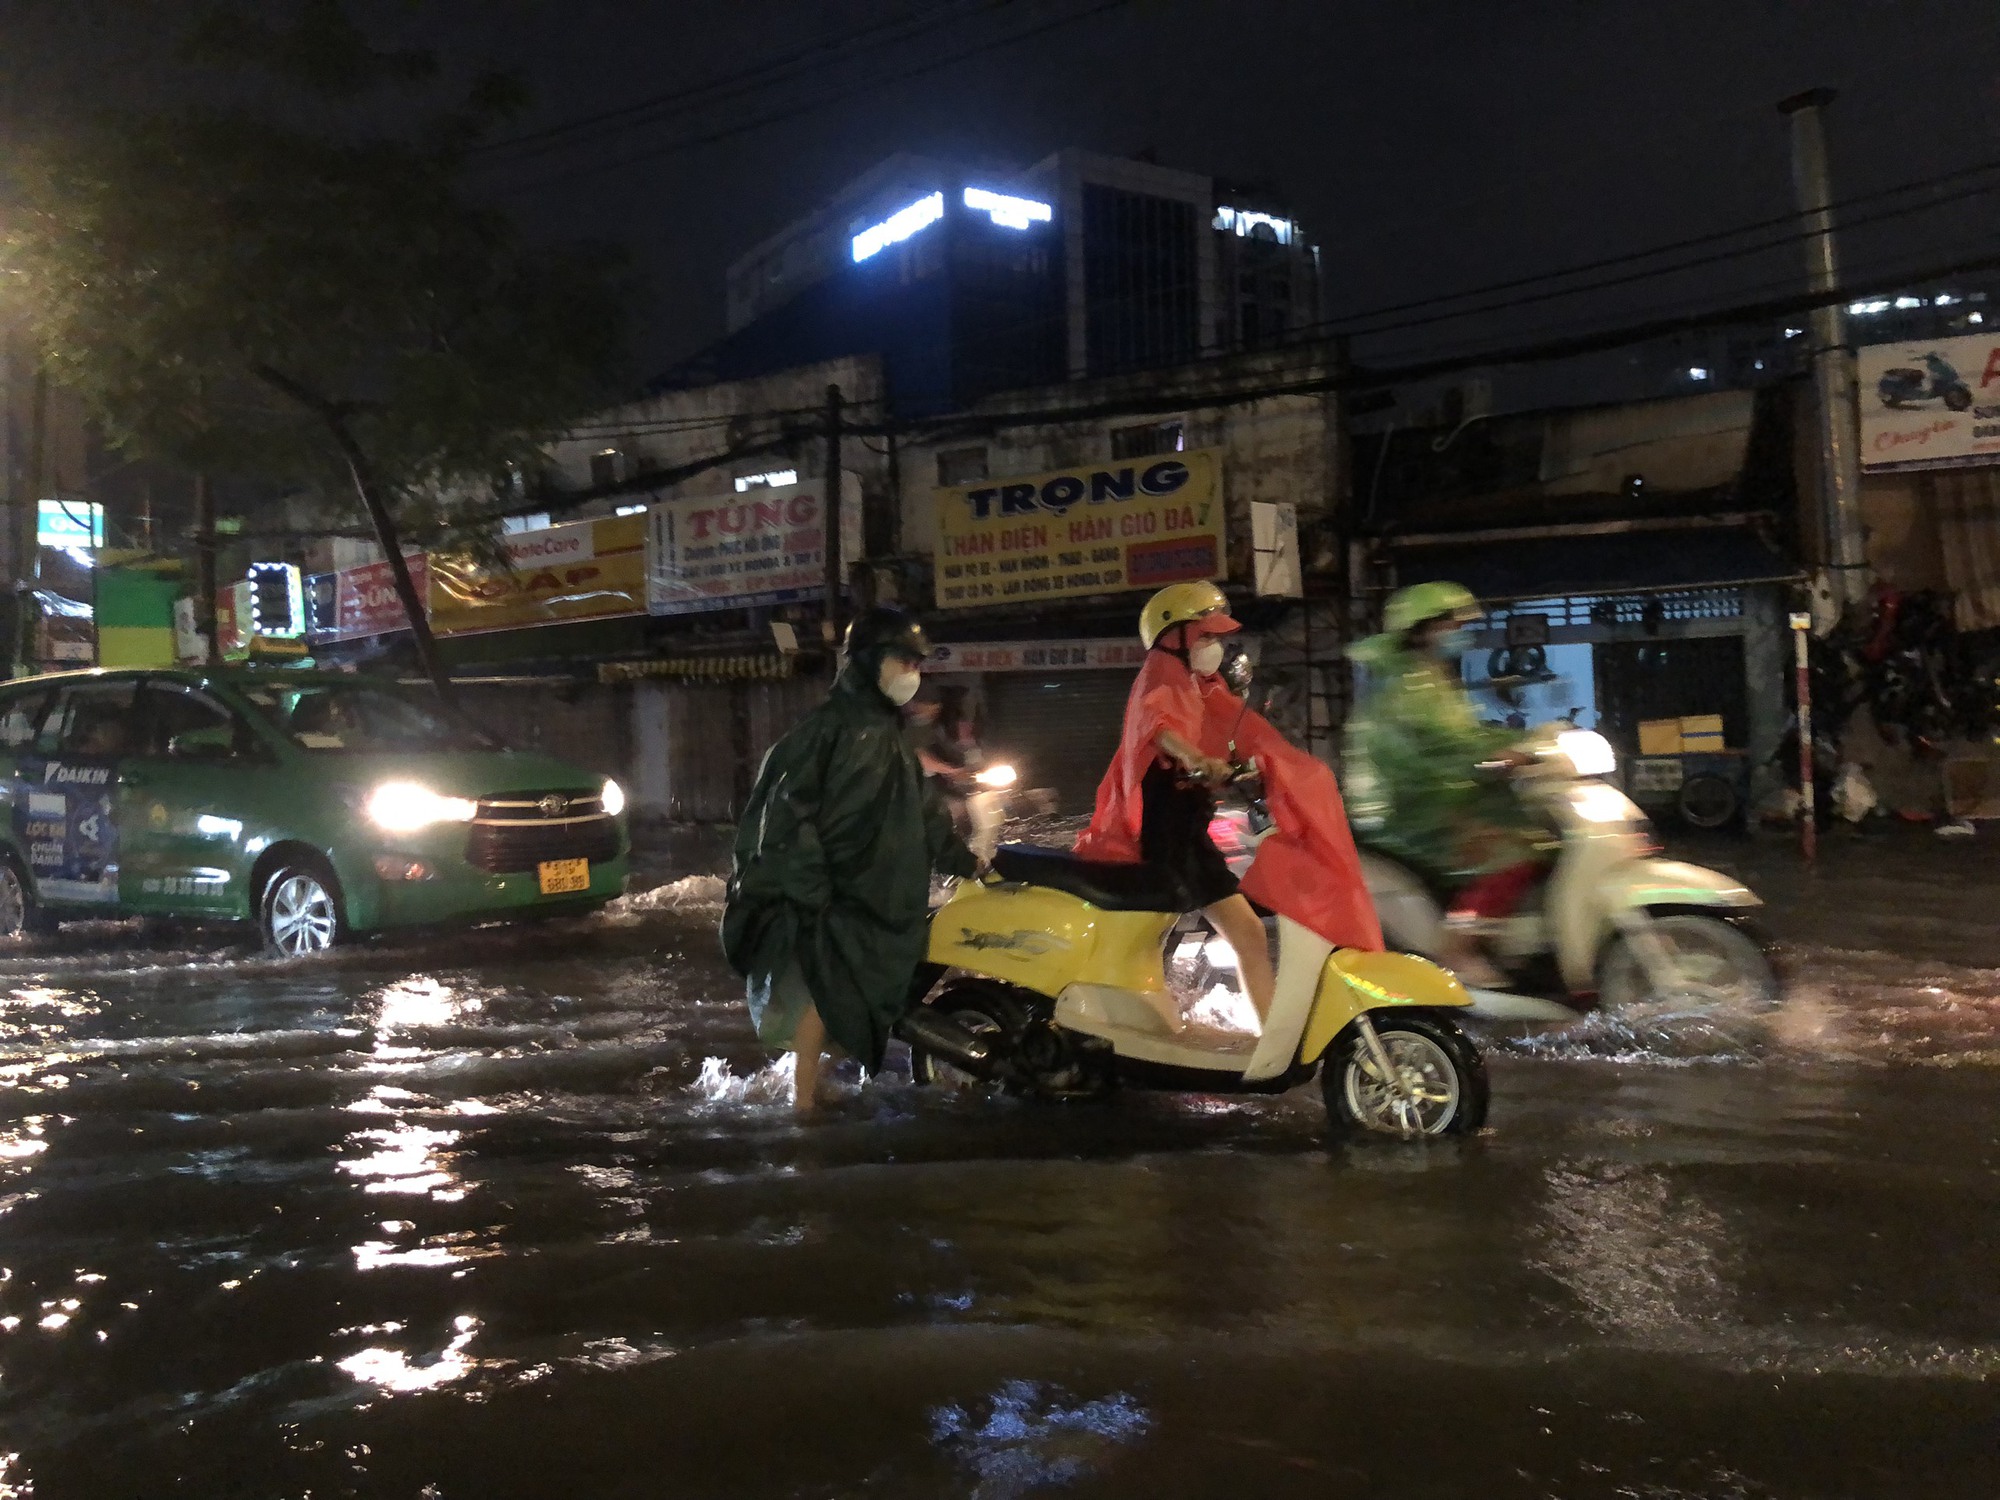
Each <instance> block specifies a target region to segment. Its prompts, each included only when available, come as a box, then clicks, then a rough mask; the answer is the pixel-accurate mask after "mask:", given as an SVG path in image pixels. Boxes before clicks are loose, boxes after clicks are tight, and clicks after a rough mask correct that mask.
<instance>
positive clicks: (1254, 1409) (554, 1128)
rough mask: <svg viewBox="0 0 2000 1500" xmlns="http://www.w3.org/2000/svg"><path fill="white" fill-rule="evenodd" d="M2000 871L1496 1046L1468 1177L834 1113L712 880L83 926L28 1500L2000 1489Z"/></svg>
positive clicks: (16, 1463) (36, 1182) (25, 993)
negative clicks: (764, 1037) (293, 919)
mask: <svg viewBox="0 0 2000 1500" xmlns="http://www.w3.org/2000/svg"><path fill="white" fill-rule="evenodd" d="M1988 862H1989V863H1990V860H1989V861H1988ZM1878 867H1879V868H1878ZM1855 869H1856V874H1855V877H1854V878H1855V879H1856V880H1857V881H1864V882H1865V881H1866V880H1869V879H1877V878H1886V879H1891V880H1893V879H1895V876H1894V870H1893V861H1891V862H1889V864H1888V865H1882V864H1881V862H1879V861H1875V862H1863V863H1862V864H1860V865H1857V866H1856V867H1855ZM1884 869H1886V870H1888V872H1889V873H1888V874H1887V875H1886V876H1884V875H1882V874H1881V871H1882V870H1884ZM1769 878H1770V879H1771V880H1772V881H1774V882H1781V881H1782V879H1784V878H1789V877H1783V876H1781V875H1780V874H1778V873H1772V874H1771V875H1770V876H1769ZM1914 878H1916V877H1915V876H1914V875H1910V876H1906V877H1904V883H1905V884H1907V882H1908V880H1909V879H1914ZM1964 885H1965V881H1964V879H1963V878H1962V877H1956V878H1955V877H1952V876H1951V875H1950V874H1949V872H1947V874H1946V875H1945V876H1944V877H1942V878H1941V879H1940V881H1939V883H1938V886H1937V889H1936V890H1935V891H1933V892H1932V893H1931V895H1930V896H1929V897H1928V898H1926V897H1924V896H1923V893H1922V892H1919V893H1918V898H1917V899H1916V901H1915V904H1914V905H1912V906H1911V907H1910V910H1909V912H1908V915H1909V917H1910V918H1911V919H1912V920H1913V921H1916V922H1918V923H1919V925H1920V930H1919V932H1918V934H1917V936H1918V938H1919V939H1920V942H1921V946H1920V947H1919V948H1916V949H1910V948H1908V947H1907V945H1906V946H1905V951H1926V952H1929V951H1935V950H1937V949H1940V948H1942V949H1946V950H1949V952H1950V957H1949V958H1936V957H1932V958H1924V959H1921V960H1913V959H1911V958H1909V957H1905V956H1899V954H1898V952H1897V951H1896V948H1895V945H1894V931H1893V929H1885V928H1884V925H1883V923H1882V922H1881V921H1880V920H1879V915H1880V914H1879V913H1872V914H1870V915H1869V916H1868V917H1867V918H1866V919H1865V920H1864V919H1863V918H1862V917H1861V916H1859V915H1858V914H1857V915H1856V916H1854V917H1853V918H1852V919H1851V920H1850V921H1849V922H1848V923H1847V924H1846V926H1845V928H1843V926H1842V924H1841V923H1840V922H1839V921H1838V920H1837V914H1835V915H1833V916H1829V915H1828V909H1829V908H1830V907H1831V906H1833V905H1837V903H1838V900H1840V899H1847V897H1846V896H1841V895H1839V894H1838V893H1830V891H1829V890H1821V891H1819V892H1818V894H1817V895H1815V894H1814V893H1813V892H1812V891H1791V892H1789V893H1788V895H1787V901H1788V907H1787V911H1788V912H1790V913H1792V915H1791V916H1789V917H1787V918H1786V919H1785V921H1784V922H1781V928H1784V927H1786V926H1789V928H1790V930H1791V934H1792V937H1793V941H1792V942H1791V943H1790V944H1789V946H1788V951H1787V954H1786V957H1787V959H1788V961H1789V965H1790V970H1791V977H1792V998H1791V999H1790V1001H1789V1002H1788V1004H1787V1006H1786V1008H1785V1009H1784V1010H1783V1011H1782V1012H1781V1013H1780V1015H1779V1016H1778V1018H1776V1020H1775V1021H1773V1022H1772V1023H1770V1024H1769V1025H1762V1024H1758V1023H1753V1022H1746V1021H1740V1020H1735V1019H1730V1018H1724V1019H1723V1020H1722V1021H1720V1022H1717V1023H1713V1024H1710V1023H1702V1024H1699V1025H1694V1024H1687V1025H1673V1024H1669V1025H1663V1026H1657V1027H1644V1028H1637V1029H1634V1028H1628V1027H1617V1026H1610V1025H1605V1024H1601V1023H1599V1024H1591V1023H1585V1024H1583V1025H1580V1026H1577V1027H1572V1028H1566V1029H1563V1030H1558V1031H1552V1032H1545V1033H1541V1034H1538V1035H1533V1036H1518V1037H1507V1038H1495V1039H1494V1041H1495V1050H1494V1053H1493V1056H1492V1059H1491V1071H1492V1077H1493V1085H1494V1102H1493V1110H1492V1121H1493V1124H1492V1128H1491V1129H1490V1130H1489V1131H1487V1132H1486V1133H1485V1134H1484V1135H1482V1136H1481V1137H1479V1138H1478V1139H1475V1140H1473V1141H1470V1142H1466V1143H1462V1144H1459V1145H1453V1146H1441V1147H1426V1148H1410V1147H1405V1146H1401V1145H1396V1144H1384V1145H1368V1146H1356V1147H1344V1148H1338V1149H1330V1148H1329V1147H1328V1145H1327V1142H1326V1139H1325V1136H1324V1133H1323V1117H1322V1112H1321V1107H1320V1103H1319V1099H1318V1095H1317V1092H1316V1090H1314V1089H1305V1090H1300V1091H1297V1092H1295V1093H1293V1094H1291V1095H1287V1096H1285V1097H1283V1098H1280V1099H1275V1100H1258V1101H1253V1102H1235V1101H1220V1100H1213V1099H1209V1100H1199V1099H1185V1098H1167V1097H1160V1096H1146V1095H1138V1094H1128V1095H1126V1096H1125V1097H1124V1098H1122V1099H1120V1100H1118V1101H1116V1102H1114V1103H1112V1104H1108V1105H1093V1106H1085V1107H1065V1108H1052V1107H1036V1106H1030V1105H1023V1104H1020V1103H1016V1102H1012V1101H985V1100H971V1099H963V1098H952V1097H947V1096H941V1095H938V1094H936V1093H933V1092H930V1091H921V1090H917V1089H914V1088H912V1087H910V1086H909V1085H908V1084H907V1082H903V1081H899V1080H897V1079H895V1078H893V1077H891V1078H885V1079H883V1080H878V1081H877V1082H875V1083H873V1084H870V1085H869V1086H868V1087H867V1088H865V1089H862V1088H858V1087H856V1086H855V1084H854V1082H853V1081H852V1080H851V1079H850V1080H849V1081H848V1082H847V1084H846V1085H845V1087H844V1090H843V1095H842V1098H841V1099H840V1101H839V1103H838V1104H837V1106H836V1107H835V1109H834V1110H833V1112H832V1117H831V1119H830V1120H828V1121H827V1122H826V1123H823V1124H820V1125H816V1126H813V1127H810V1128H805V1129H801V1128H799V1127H796V1126H794V1125H793V1124H792V1123H791V1121H790V1119H789V1117H788V1115H787V1113H786V1111H785V1108H784V1101H783V1098H782V1090H781V1088H780V1087H779V1086H778V1085H777V1083H776V1081H775V1077H774V1075H772V1074H770V1073H768V1072H760V1069H761V1068H762V1065H763V1064H764V1062H765V1061H766V1058H765V1057H764V1055H763V1054H762V1053H760V1052H759V1050H758V1049H757V1048H756V1047H755V1045H754V1043H753V1042H752V1041H751V1039H750V1038H749V1036H748V1032H747V1026H746V1024H745V1021H744V1019H743V1014H742V1011H741V1009H740V1007H739V1005H738V1004H737V1003H736V1001H735V986H734V984H733V983H732V982H731V981H730V980H729V978H728V976H727V975H726V974H725V973H724V972H723V970H722V969H721V966H720V964H719V962H718V961H717V959H716V958H715V956H714V942H713V937H712V922H713V919H714V911H713V908H712V907H709V906H707V905H705V904H704V903H703V901H702V900H701V899H700V898H701V897H702V896H703V895H704V894H705V892H704V891H703V890H701V889H698V888H690V889H684V890H683V891H682V893H681V894H680V895H679V896H675V897H669V898H662V899H658V900H655V901H653V902H651V903H650V906H651V908H652V909H649V910H644V911H633V912H627V913H625V914H622V915H616V916H606V917H601V918H597V919H593V920H592V921H589V922H584V923H577V924H573V925H569V926H565V927H556V928H549V929H546V930H536V931H526V932H523V931H515V932H492V933H481V934H477V935H472V936H464V935H461V936H459V937H455V938H449V939H439V940H435V941H426V942H412V943H406V944H400V945H394V946H385V947H381V948H370V949H363V950H358V951H353V952H348V953H343V954H340V955H337V956H336V957H334V958H333V959H331V960H329V961H325V962H316V963H309V964H305V965H300V966H297V967H292V968H285V967H279V966H276V965H271V964H266V963H264V962H261V961H258V960H255V959H253V958H251V957H249V956H247V955H246V954H245V953H243V952H242V951H240V950H235V949H230V948H228V947H226V946H223V945H219V944H216V943H213V942H206V941H205V942H203V943H201V944H198V945H191V944H188V943H185V942H183V943H179V944H166V943H163V944H158V945H153V946H147V945H145V944H143V943H141V942H140V941H139V940H138V939H137V938H136V937H135V936H134V935H133V934H131V933H129V932H122V931H117V930H113V931H109V932H99V933H95V934H93V933H89V932H81V933H69V932H66V933H65V935H64V936H63V937H62V938H61V939H60V940H58V943H57V945H56V947H55V948H54V949H53V950H52V951H50V950H44V951H41V952H38V953H27V954H13V955H8V956H5V957H4V958H0V1497H20V1496H29V1495H32V1496H34V1497H36V1500H53V1497H70V1496H93V1497H95V1496H119V1497H123V1496H154V1495H192V1496H201V1497H204V1500H210V1497H218V1500H219V1497H233V1496H245V1497H250V1496H256V1497H268V1496H306V1495H311V1496H314V1497H332V1496H343V1495H353V1496H384V1497H387V1496H398V1497H417V1496H434V1497H443V1500H474V1497H480V1500H486V1497H511V1496H548V1495H590V1496H656V1495H657V1496H675V1497H685V1496H709V1495H715V1496H767V1495H768V1496H845V1495H871V1496H873V1495H881V1496H943V1495H953V1496H956V1495H965V1496H979V1497H984V1500H1003V1497H1012V1496H1027V1495H1044V1494H1064V1495H1077V1496H1098V1495H1119V1496H1125V1495H1132V1496H1139V1495H1143V1496H1182V1495H1186V1496H1207V1495H1225V1494H1230V1495H1234V1494H1242V1495H1281V1496H1282V1495H1300V1496H1357V1497H1359V1496H1376V1495H1394V1496H1399V1497H1431V1496H1436V1497H1460V1496H1469V1495H1479V1496H1495V1497H1511V1496H1523V1497H1527V1496H1536V1497H1539V1496H1548V1495H1554V1496H1563V1497H1569V1496H1577V1497H1596V1496H1604V1497H1643V1500H1669V1497H1683V1496H1687V1497H1692V1496H1703V1497H1730V1500H1736V1497H1793V1496H1798V1497H1807V1496H1810V1497H1822V1496H1824V1497H1834V1496H1875V1495H1881V1496H1910V1495H1918V1494H1923V1495H1930V1496H1939V1497H1955V1496H1961V1495H1962V1496H1983V1495H1991V1494H1994V1493H1996V1492H2000V1378H1996V1377H2000V1270H1996V1267H2000V1259H1996V1251H1995V1249H1994V1246H1995V1245H1996V1244H2000V1144H1996V1121H2000V969H1996V968H1994V967H1981V966H1980V958H1981V956H1982V955H1991V956H1990V957H1986V958H1985V963H1986V964H1987V965H1994V964H2000V951H1996V949H2000V944H1995V943H1994V942H1993V941H1992V939H1991V938H1990V936H1989V934H1990V932H1991V924H1992V921H1993V918H1992V916H1991V912H1992V911H1993V910H1995V907H1994V905H1993V904H1992V903H1991V902H1988V903H1986V904H1985V905H1984V906H1980V905H1977V904H1975V905H1973V906H1972V907H1971V908H1969V912H1970V915H1965V914H1961V915H1960V916H1959V917H1957V918H1956V919H1953V918H1952V911H1953V910H1954V908H1952V906H1951V901H1952V900H1956V899H1959V898H1958V897H1957V896H1955V895H1952V894H1951V893H1952V892H1956V891H1959V890H1962V889H1963V887H1964ZM1839 890H1840V891H1841V892H1846V891H1848V890H1849V888H1848V887H1847V886H1841V887H1840V888H1839ZM690 898H692V899H690ZM1982 911H1983V912H1985V913H1987V915H1986V916H1985V917H1984V924H1985V925H1984V926H1983V927H1982V926H1981V925H1980V917H1979V913H1980V912H1982ZM1940 913H1942V916H1940V915H1939V914H1940ZM1937 920H1942V921H1944V922H1945V923H1946V925H1947V926H1950V923H1951V921H1952V920H1956V921H1957V923H1958V925H1957V926H1956V927H1953V928H1951V930H1950V931H1949V932H1948V933H1946V934H1945V937H1946V938H1947V939H1948V941H1940V940H1939V934H1938V933H1936V932H1932V931H1928V930H1923V929H1921V924H1922V923H1923V922H1928V921H1937ZM1968 923H1970V924H1971V925H1970V926H1968V925H1967V924H1968ZM1844 932H1852V933H1857V934H1860V938H1859V940H1857V941H1849V942H1842V941H1841V939H1842V937H1843V935H1844ZM1885 932H1886V933H1887V935H1886V936H1885Z"/></svg>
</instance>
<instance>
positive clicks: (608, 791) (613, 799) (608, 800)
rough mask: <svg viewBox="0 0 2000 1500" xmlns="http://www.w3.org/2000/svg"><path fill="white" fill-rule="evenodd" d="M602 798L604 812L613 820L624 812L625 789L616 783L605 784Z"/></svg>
mask: <svg viewBox="0 0 2000 1500" xmlns="http://www.w3.org/2000/svg"><path fill="white" fill-rule="evenodd" d="M602 796H603V798H604V810H605V812H607V813H609V814H610V815H611V816H612V817H614V818H615V817H617V816H618V815H619V814H620V813H622V812H624V811H625V788H624V787H622V786H620V785H619V784H618V783H617V782H615V781H607V782H605V783H604V791H603V793H602Z"/></svg>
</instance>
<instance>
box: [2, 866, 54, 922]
mask: <svg viewBox="0 0 2000 1500" xmlns="http://www.w3.org/2000/svg"><path fill="white" fill-rule="evenodd" d="M55 930H56V924H55V921H54V919H53V918H51V917H50V916H49V915H48V914H47V913H46V912H44V911H43V910H42V908H41V903H40V902H38V901H36V900H35V893H34V891H33V889H32V888H31V887H30V886H29V884H28V880H27V877H26V876H25V875H23V874H22V873H21V867H20V865H19V864H17V863H16V862H15V861H14V859H13V858H12V856H8V857H5V858H0V942H19V941H20V940H21V939H23V938H30V937H46V936H47V935H48V934H50V933H52V932H54V931H55Z"/></svg>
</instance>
